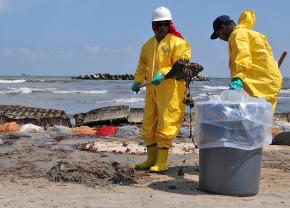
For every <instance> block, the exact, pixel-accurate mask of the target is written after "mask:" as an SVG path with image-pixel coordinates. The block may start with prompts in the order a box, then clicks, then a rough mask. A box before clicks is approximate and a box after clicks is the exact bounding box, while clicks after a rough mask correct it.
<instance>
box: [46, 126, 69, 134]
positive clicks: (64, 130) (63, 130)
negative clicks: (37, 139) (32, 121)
mask: <svg viewBox="0 0 290 208" xmlns="http://www.w3.org/2000/svg"><path fill="white" fill-rule="evenodd" d="M47 130H48V132H50V133H55V134H72V133H73V132H72V129H71V128H69V127H67V126H60V125H55V126H53V127H50V128H48V129H47Z"/></svg>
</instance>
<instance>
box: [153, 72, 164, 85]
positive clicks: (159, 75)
mask: <svg viewBox="0 0 290 208" xmlns="http://www.w3.org/2000/svg"><path fill="white" fill-rule="evenodd" d="M162 78H164V74H163V73H162V72H157V73H156V75H155V76H154V77H153V79H152V81H151V83H152V84H153V85H159V84H160V81H161V80H160V79H162Z"/></svg>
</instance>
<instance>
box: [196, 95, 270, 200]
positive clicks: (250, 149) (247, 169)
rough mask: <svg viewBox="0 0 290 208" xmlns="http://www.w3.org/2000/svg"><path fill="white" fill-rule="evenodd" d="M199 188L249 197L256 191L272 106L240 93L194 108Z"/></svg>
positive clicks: (203, 103)
mask: <svg viewBox="0 0 290 208" xmlns="http://www.w3.org/2000/svg"><path fill="white" fill-rule="evenodd" d="M195 117H196V123H195V138H194V139H195V142H196V144H197V146H198V148H199V166H200V168H199V170H200V173H199V188H200V189H201V190H204V191H208V192H213V193H217V194H225V195H235V196H251V195H255V194H257V193H258V191H259V184H260V175H261V163H262V147H263V146H264V145H265V144H270V143H271V141H272V135H271V126H272V106H271V104H270V103H268V102H266V101H265V100H263V99H257V98H252V97H250V96H249V95H247V94H246V93H245V92H244V91H235V90H232V91H231V90H229V91H223V92H222V93H221V95H220V96H213V97H212V98H211V99H209V100H208V101H204V102H197V103H196V105H195Z"/></svg>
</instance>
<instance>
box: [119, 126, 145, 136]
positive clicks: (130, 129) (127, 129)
mask: <svg viewBox="0 0 290 208" xmlns="http://www.w3.org/2000/svg"><path fill="white" fill-rule="evenodd" d="M139 132H140V129H139V128H138V127H137V126H134V125H125V126H121V127H119V128H118V129H117V133H116V136H138V135H139Z"/></svg>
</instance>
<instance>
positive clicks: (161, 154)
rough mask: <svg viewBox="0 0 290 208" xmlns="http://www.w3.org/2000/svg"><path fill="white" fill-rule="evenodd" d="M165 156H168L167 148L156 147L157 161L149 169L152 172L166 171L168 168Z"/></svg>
mask: <svg viewBox="0 0 290 208" xmlns="http://www.w3.org/2000/svg"><path fill="white" fill-rule="evenodd" d="M167 158H168V149H167V148H158V152H157V162H156V164H155V165H154V166H152V167H151V168H150V171H151V172H154V173H160V172H164V171H167V170H168V165H167Z"/></svg>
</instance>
